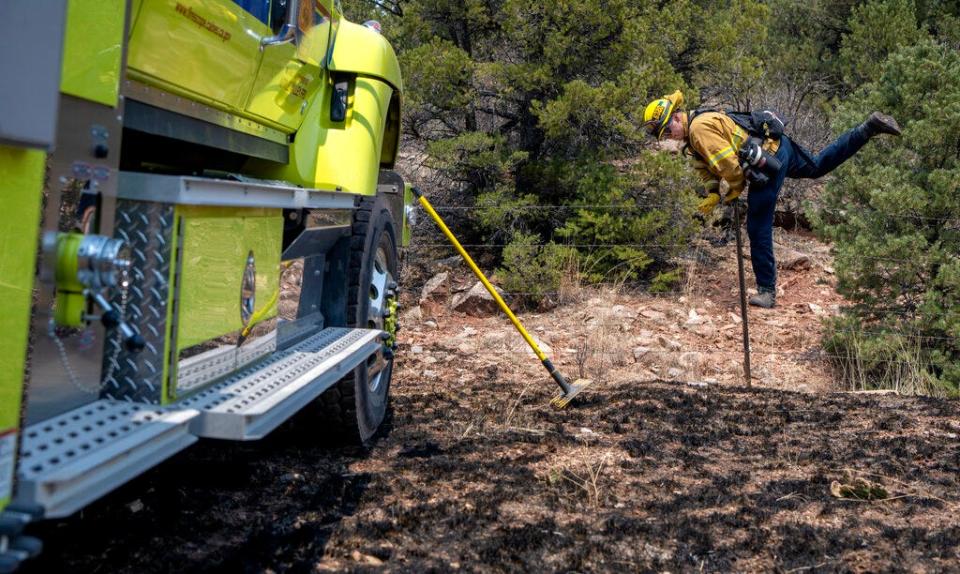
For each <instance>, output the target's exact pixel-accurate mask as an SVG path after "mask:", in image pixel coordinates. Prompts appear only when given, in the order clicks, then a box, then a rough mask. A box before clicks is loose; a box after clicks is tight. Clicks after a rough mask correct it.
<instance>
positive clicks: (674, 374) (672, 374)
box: [667, 367, 683, 379]
mask: <svg viewBox="0 0 960 574" xmlns="http://www.w3.org/2000/svg"><path fill="white" fill-rule="evenodd" d="M682 376H683V369H678V368H676V367H671V368H669V369H667V378H668V379H679V378H680V377H682Z"/></svg>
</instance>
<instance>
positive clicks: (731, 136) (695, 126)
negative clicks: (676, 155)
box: [688, 112, 780, 201]
mask: <svg viewBox="0 0 960 574" xmlns="http://www.w3.org/2000/svg"><path fill="white" fill-rule="evenodd" d="M748 137H750V135H749V134H748V133H747V131H746V130H744V129H743V128H741V127H740V126H738V125H737V124H736V123H735V122H734V121H733V120H731V119H730V118H729V117H727V116H726V115H725V114H722V113H720V112H703V113H701V114H698V115H697V116H696V117H694V118H693V121H691V122H690V125H689V126H688V139H689V142H690V148H691V149H692V150H693V151H695V152H696V156H695V157H694V160H693V168H694V169H695V170H696V172H697V176H699V178H700V181H701V183H703V187H704V190H705V191H706V192H707V194H710V193H716V194H719V193H720V180H721V179H724V180H726V181H727V184H728V185H729V186H730V191H728V192H727V197H726V199H727V200H728V201H730V200H733V199H736V198H737V197H739V196H740V192H742V191H743V188H744V186H745V185H746V182H745V181H744V176H743V170H742V169H740V160H739V159H738V157H737V152H739V151H740V146H742V145H743V142H745V141H746V140H747V138H748ZM779 147H780V142H779V141H776V140H772V139H767V140H766V141H765V142H764V143H763V148H764V149H765V150H767V151H769V152H770V153H777V149H778V148H779Z"/></svg>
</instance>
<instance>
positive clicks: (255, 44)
mask: <svg viewBox="0 0 960 574" xmlns="http://www.w3.org/2000/svg"><path fill="white" fill-rule="evenodd" d="M269 2H270V0H237V1H233V0H142V3H141V5H140V10H139V12H138V13H137V18H136V22H134V24H133V27H132V32H131V37H130V44H129V52H128V56H127V68H128V70H127V75H128V78H130V79H133V80H137V81H140V82H143V83H146V84H150V85H154V86H156V87H158V88H161V89H163V90H165V91H169V92H173V93H176V94H179V95H182V96H185V97H187V98H190V99H192V100H197V101H200V102H204V103H207V104H211V105H214V106H216V107H218V108H221V109H225V110H228V111H235V112H242V111H243V109H244V107H245V104H246V100H247V97H248V95H249V94H250V90H251V89H252V87H253V81H254V78H255V77H256V73H257V68H258V66H259V64H260V39H261V37H262V36H263V34H264V31H266V30H269V28H268V22H269V18H270V13H269V12H270V11H269ZM245 8H247V9H245ZM261 18H262V19H263V21H261Z"/></svg>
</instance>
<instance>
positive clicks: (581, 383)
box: [550, 379, 593, 410]
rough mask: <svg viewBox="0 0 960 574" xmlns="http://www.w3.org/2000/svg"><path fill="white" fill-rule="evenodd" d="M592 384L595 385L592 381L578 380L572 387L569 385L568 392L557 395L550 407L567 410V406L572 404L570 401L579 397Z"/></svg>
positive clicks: (551, 401) (551, 400)
mask: <svg viewBox="0 0 960 574" xmlns="http://www.w3.org/2000/svg"><path fill="white" fill-rule="evenodd" d="M591 383H593V381H591V380H590V379H577V380H576V381H574V382H573V384H572V385H569V390H567V391H566V392H564V391H560V392H559V393H557V396H555V397H553V398H552V399H550V406H552V407H553V408H555V409H557V410H560V409H564V408H566V407H567V405H569V404H570V401H572V400H573V398H574V397H576V396H577V395H579V394H580V392H581V391H583V389H585V388H587V387H589V386H590V384H591Z"/></svg>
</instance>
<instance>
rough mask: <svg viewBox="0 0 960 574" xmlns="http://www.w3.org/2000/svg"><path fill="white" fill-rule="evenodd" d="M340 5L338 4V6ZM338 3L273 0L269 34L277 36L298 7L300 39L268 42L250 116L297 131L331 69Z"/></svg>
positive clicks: (253, 95) (249, 106) (248, 103)
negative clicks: (326, 70) (330, 48)
mask: <svg viewBox="0 0 960 574" xmlns="http://www.w3.org/2000/svg"><path fill="white" fill-rule="evenodd" d="M335 4H336V5H335ZM338 8H339V2H336V3H335V2H334V0H299V2H291V0H272V17H271V26H270V29H269V30H266V31H265V32H266V33H273V34H277V33H278V32H279V30H280V29H281V27H282V24H283V23H284V22H287V21H288V16H291V15H292V14H290V12H289V11H290V10H292V9H296V11H297V15H296V35H295V36H296V37H295V39H294V40H293V41H292V42H287V43H282V44H280V43H278V44H268V45H265V46H264V47H263V57H262V61H261V64H260V69H259V71H258V73H257V79H256V81H255V82H254V86H253V91H252V92H251V93H250V98H249V100H248V101H247V113H248V114H251V115H254V116H257V117H259V118H262V119H265V120H269V121H272V122H275V123H278V124H282V125H283V126H284V127H286V128H290V129H292V130H295V129H297V128H298V127H299V126H300V123H301V122H302V121H303V116H304V114H305V112H306V108H307V105H308V102H309V101H310V100H311V99H312V98H313V96H314V94H315V93H316V91H317V90H319V89H321V88H322V82H321V81H320V78H321V74H322V70H323V68H324V67H325V65H326V59H327V50H328V46H329V44H330V36H331V31H332V30H334V29H335V27H336V23H337V22H338V21H339V19H340V12H339V9H338Z"/></svg>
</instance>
